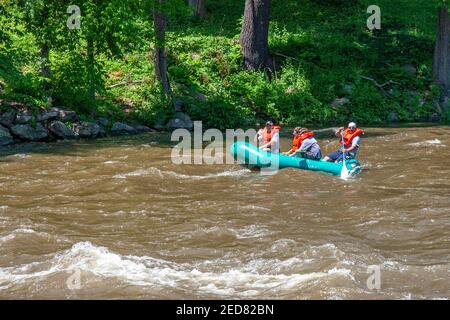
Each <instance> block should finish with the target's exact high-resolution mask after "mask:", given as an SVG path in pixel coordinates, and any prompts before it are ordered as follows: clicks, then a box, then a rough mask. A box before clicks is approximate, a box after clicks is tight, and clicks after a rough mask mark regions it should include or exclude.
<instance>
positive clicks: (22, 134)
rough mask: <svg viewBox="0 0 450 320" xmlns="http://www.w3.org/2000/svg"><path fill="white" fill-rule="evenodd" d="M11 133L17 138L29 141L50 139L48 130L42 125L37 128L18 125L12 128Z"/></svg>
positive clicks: (37, 125)
mask: <svg viewBox="0 0 450 320" xmlns="http://www.w3.org/2000/svg"><path fill="white" fill-rule="evenodd" d="M11 132H12V134H13V135H14V136H16V137H17V138H19V139H21V140H27V141H41V140H45V139H47V138H48V130H47V129H46V128H45V127H44V126H43V125H42V124H40V123H38V124H36V126H31V125H29V124H16V125H15V126H13V127H11Z"/></svg>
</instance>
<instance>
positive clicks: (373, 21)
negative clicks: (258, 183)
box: [367, 5, 381, 30]
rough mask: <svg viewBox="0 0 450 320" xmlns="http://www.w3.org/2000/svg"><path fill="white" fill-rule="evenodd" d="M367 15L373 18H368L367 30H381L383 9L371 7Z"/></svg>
mask: <svg viewBox="0 0 450 320" xmlns="http://www.w3.org/2000/svg"><path fill="white" fill-rule="evenodd" d="M367 13H370V14H371V16H370V17H369V18H367V28H368V29H369V30H375V29H376V30H380V29H381V9H380V7H379V6H377V5H371V6H369V7H368V8H367Z"/></svg>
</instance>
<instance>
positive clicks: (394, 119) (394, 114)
mask: <svg viewBox="0 0 450 320" xmlns="http://www.w3.org/2000/svg"><path fill="white" fill-rule="evenodd" d="M387 120H388V122H389V123H397V122H398V120H399V119H398V113H397V112H395V111H391V112H389V114H388V117H387Z"/></svg>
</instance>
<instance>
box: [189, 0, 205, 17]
mask: <svg viewBox="0 0 450 320" xmlns="http://www.w3.org/2000/svg"><path fill="white" fill-rule="evenodd" d="M188 3H189V6H190V7H191V8H192V9H193V11H194V12H193V14H194V16H196V17H200V18H203V17H205V16H206V8H205V0H188Z"/></svg>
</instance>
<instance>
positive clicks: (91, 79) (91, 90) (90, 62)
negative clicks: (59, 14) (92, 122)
mask: <svg viewBox="0 0 450 320" xmlns="http://www.w3.org/2000/svg"><path fill="white" fill-rule="evenodd" d="M87 69H88V70H87V76H88V99H89V104H90V105H89V108H90V109H91V116H93V117H95V116H96V113H97V110H96V106H95V52H94V40H93V39H92V37H89V38H88V39H87Z"/></svg>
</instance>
